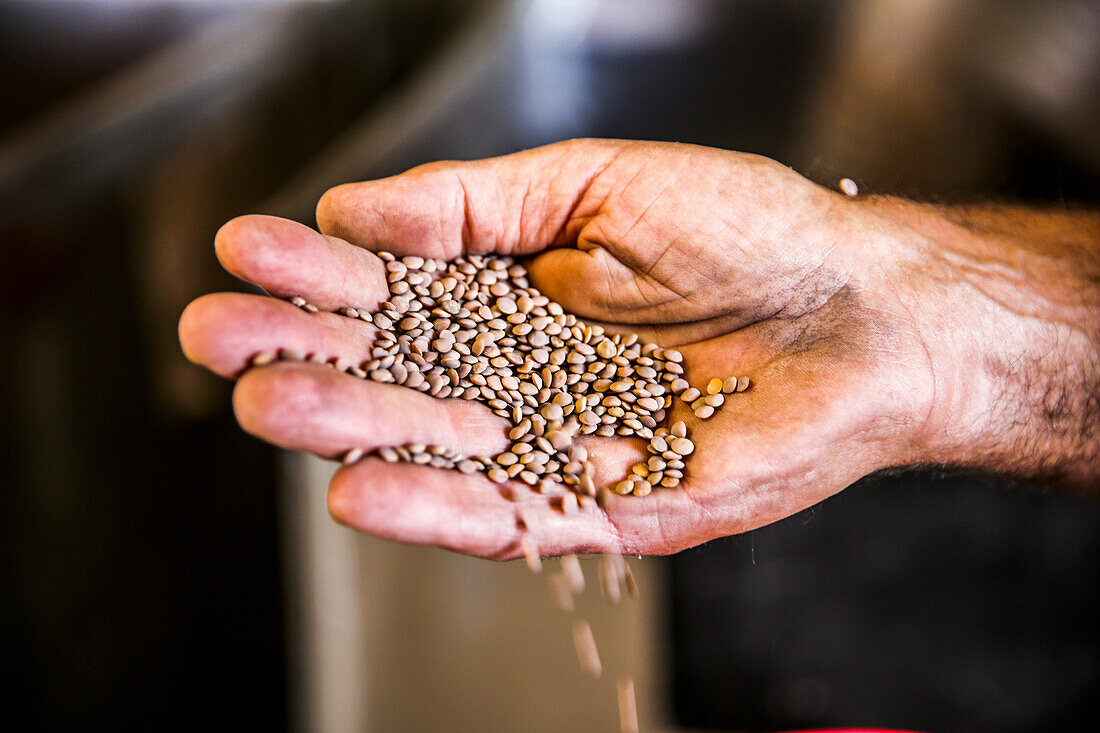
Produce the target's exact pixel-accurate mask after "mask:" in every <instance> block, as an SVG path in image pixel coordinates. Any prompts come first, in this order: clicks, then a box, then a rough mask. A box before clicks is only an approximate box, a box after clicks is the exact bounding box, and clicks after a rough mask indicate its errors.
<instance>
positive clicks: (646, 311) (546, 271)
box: [527, 247, 684, 323]
mask: <svg viewBox="0 0 1100 733" xmlns="http://www.w3.org/2000/svg"><path fill="white" fill-rule="evenodd" d="M527 269H528V273H529V275H530V277H531V281H532V283H533V284H534V285H535V287H537V288H538V289H539V290H541V291H542V292H544V293H545V294H546V295H547V296H548V297H550V298H553V299H554V300H556V301H557V302H559V303H561V304H562V306H563V307H565V308H566V309H567V310H569V311H572V312H574V313H577V314H578V315H581V316H584V317H587V318H595V319H598V320H601V321H614V322H619V323H671V322H675V321H677V320H682V319H683V316H684V313H683V311H684V309H683V305H682V303H683V299H682V298H681V297H680V296H679V295H678V294H677V293H675V292H673V291H672V290H670V289H669V288H667V287H666V286H665V285H663V284H661V283H659V282H658V281H656V280H654V279H653V278H651V277H649V276H648V275H646V274H644V273H638V272H635V271H634V270H633V269H632V268H631V267H630V266H629V265H627V264H625V263H623V262H622V261H621V260H619V259H618V258H616V257H615V256H614V255H613V254H611V252H609V251H608V250H607V249H604V248H603V247H591V248H589V249H552V250H549V251H547V252H544V253H542V254H540V255H539V256H537V257H535V258H534V259H533V260H532V261H531V262H530V263H528V267H527Z"/></svg>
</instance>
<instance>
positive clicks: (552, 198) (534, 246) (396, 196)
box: [317, 140, 632, 259]
mask: <svg viewBox="0 0 1100 733" xmlns="http://www.w3.org/2000/svg"><path fill="white" fill-rule="evenodd" d="M631 145H632V143H629V142H622V141H614V140H571V141H568V142H564V143H558V144H555V145H548V146H545V147H541V148H535V149H533V150H526V151H523V152H521V153H515V154H512V155H506V156H503V157H499V158H489V159H487V160H478V161H471V162H441V163H431V164H428V165H423V166H420V167H418V168H413V169H412V170H410V171H407V172H405V173H402V174H400V175H397V176H392V177H390V178H384V179H381V180H377V181H367V182H364V183H351V184H345V185H343V186H338V187H336V188H333V189H331V190H329V191H328V192H327V193H325V195H324V196H323V197H322V198H321V200H320V202H319V203H318V205H317V222H318V225H319V226H320V229H321V231H323V232H325V233H326V234H330V235H334V236H337V237H340V238H341V239H344V240H347V241H348V242H351V243H353V244H357V245H359V246H362V247H366V248H368V249H371V250H379V249H387V250H390V251H392V252H395V253H397V254H416V255H421V256H425V257H438V258H442V259H453V258H454V257H457V256H458V255H460V254H463V253H475V254H484V253H487V252H496V253H498V254H508V255H523V254H530V253H533V252H538V251H541V250H543V249H545V248H547V247H551V246H563V245H566V244H572V243H573V242H575V241H576V237H577V232H578V231H579V230H580V228H581V227H583V225H584V223H586V221H587V220H588V219H589V218H590V217H591V216H593V215H594V214H595V212H596V211H597V210H598V208H599V205H600V204H599V201H595V200H589V197H586V195H585V194H586V193H587V191H588V187H589V184H590V183H591V182H592V180H593V179H594V178H595V177H596V176H597V175H598V174H599V173H600V171H602V170H603V169H605V168H606V167H607V166H608V165H609V164H610V163H611V161H612V160H614V159H615V157H616V156H617V155H619V154H620V153H621V152H622V151H623V150H625V149H627V148H629V147H630V146H631Z"/></svg>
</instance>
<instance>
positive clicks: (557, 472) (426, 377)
mask: <svg viewBox="0 0 1100 733" xmlns="http://www.w3.org/2000/svg"><path fill="white" fill-rule="evenodd" d="M378 256H379V257H380V258H381V259H382V260H383V261H384V262H385V270H386V276H387V277H386V279H387V281H388V283H389V291H390V297H389V299H388V300H386V301H384V302H382V303H381V304H379V306H378V309H377V310H376V311H374V312H370V311H368V310H366V309H358V308H355V307H346V308H342V309H340V310H339V311H338V312H340V313H342V314H343V315H345V316H348V317H350V318H358V319H361V320H363V321H366V322H368V323H373V324H374V326H375V327H376V328H377V336H376V339H375V343H374V345H373V348H372V351H371V358H370V359H369V360H368V361H366V362H363V363H361V364H358V365H356V364H352V363H350V362H348V361H347V360H345V359H339V358H331V359H330V358H328V357H327V356H325V355H323V354H310V355H305V354H300V353H297V352H295V351H293V350H289V349H283V350H280V351H279V352H274V353H273V352H265V353H262V354H259V355H257V356H256V357H254V359H253V362H252V363H253V364H255V365H262V364H267V363H270V362H271V361H274V360H276V359H282V360H302V359H308V360H311V361H317V362H319V363H328V364H330V365H332V366H334V367H336V368H337V369H339V370H340V371H344V372H347V373H349V374H353V375H355V376H357V377H361V378H364V379H370V380H373V381H376V382H382V383H389V384H398V385H401V386H404V387H408V388H410V389H415V390H418V391H420V392H425V393H427V394H430V395H432V396H433V397H437V398H439V399H445V398H446V399H466V400H474V401H477V402H481V403H483V404H485V405H487V406H488V407H489V408H490V409H491V410H492V411H493V412H494V413H496V414H497V415H499V416H501V417H503V418H505V419H507V420H508V421H510V423H511V426H512V427H511V428H510V429H509V431H508V438H509V440H510V441H511V443H510V445H509V447H508V448H507V449H506V450H505V451H504V452H502V453H500V454H498V455H495V456H463V455H460V454H458V453H456V452H455V451H453V450H451V449H449V448H446V447H443V446H431V445H422V444H408V445H403V446H393V447H382V448H379V449H377V450H376V451H374V454H376V455H377V456H379V457H380V458H382V459H383V460H385V461H390V462H396V461H404V462H411V463H419V464H424V465H430V466H434V467H437V468H447V469H455V470H458V471H461V472H462V473H467V474H470V473H481V474H484V475H485V476H486V477H487V478H488V479H489V480H490V481H493V482H495V483H498V484H505V483H507V482H509V481H513V480H516V481H521V482H523V483H525V484H527V485H528V486H530V487H532V488H534V489H535V490H537V491H541V492H543V493H548V494H556V493H559V492H557V491H556V490H555V489H557V488H560V487H568V488H569V489H570V491H568V492H566V493H567V494H568V495H572V496H573V497H574V500H572V501H571V500H569V499H566V500H565V501H564V508H565V509H566V510H567V511H568V510H569V508H570V507H575V505H576V503H577V500H579V501H580V502H581V503H582V504H583V503H584V501H585V497H589V498H592V499H596V500H600V499H601V498H602V496H603V495H604V493H603V492H606V491H613V492H614V493H616V494H620V495H634V496H645V495H647V494H649V493H650V492H652V491H653V489H655V488H658V487H661V488H666V489H671V488H674V487H676V486H677V485H678V484H679V483H680V481H681V480H682V479H683V477H684V470H685V468H686V460H687V458H688V456H690V455H691V454H692V452H693V451H694V450H695V444H694V443H693V442H692V441H691V439H690V438H689V437H688V431H687V426H686V425H685V424H684V423H683V422H682V421H678V422H676V423H675V424H673V425H671V426H669V427H664V426H662V423H663V422H664V421H665V418H666V416H667V415H668V412H669V408H670V407H671V406H672V400H673V397H674V396H675V397H676V398H678V399H680V400H682V401H683V402H685V403H687V404H689V405H690V407H691V410H692V411H693V413H694V414H695V416H696V417H697V418H699V419H707V418H709V417H711V416H712V415H714V413H715V411H716V410H717V409H718V408H720V407H721V406H722V404H723V403H724V402H725V399H726V396H727V395H729V394H731V393H734V392H743V391H744V390H746V389H748V387H749V386H750V382H749V379H748V378H747V377H740V378H737V377H732V376H731V377H726V378H725V379H720V378H714V379H711V380H710V381H709V382H708V383H707V384H706V385H705V387H704V388H703V389H699V388H696V387H693V386H691V385H690V384H689V383H688V382H687V380H686V379H684V376H683V375H684V367H683V364H682V361H683V356H682V355H681V354H680V352H678V351H676V350H675V349H664V348H661V347H660V346H658V345H657V344H653V343H643V342H641V341H640V340H639V338H638V336H637V335H636V334H629V335H623V334H609V333H607V332H605V330H604V329H603V327H601V326H599V325H594V324H592V325H590V324H586V323H584V322H583V321H582V320H580V319H578V318H577V317H576V316H575V315H573V314H571V313H566V312H565V310H564V309H563V308H562V307H561V305H559V304H558V303H555V302H554V301H552V300H550V299H549V298H547V297H546V296H545V295H543V294H542V293H540V292H539V291H538V290H537V289H535V288H534V287H532V286H531V283H530V281H529V280H528V277H527V270H526V268H524V267H523V265H521V264H519V263H518V262H516V261H515V260H513V259H512V258H511V257H502V256H485V255H468V256H465V257H459V258H457V259H455V260H451V261H442V260H437V259H429V258H424V257H416V256H406V257H401V258H397V257H395V256H394V255H393V254H391V253H389V252H379V253H378ZM291 302H292V303H294V304H295V305H297V306H299V307H301V308H304V309H306V310H308V311H311V312H316V311H317V308H316V306H314V305H312V304H310V303H307V302H306V301H305V299H303V298H301V297H295V298H292V299H291ZM586 435H597V436H604V437H611V436H633V437H638V438H643V439H646V440H648V441H649V445H648V450H649V453H650V455H649V457H648V458H647V459H646V460H645V461H643V462H640V463H638V464H636V465H634V466H633V467H632V468H631V470H630V473H628V474H627V475H626V476H625V477H623V478H622V479H620V480H618V481H616V482H613V483H612V484H610V485H608V486H604V487H597V486H596V485H595V484H594V482H593V471H592V465H591V464H590V463H589V461H588V453H587V451H586V450H585V448H584V446H583V445H581V444H579V443H578V442H576V438H577V437H578V436H586ZM364 455H365V453H364V451H363V450H362V449H360V448H352V449H350V450H349V451H348V452H347V453H346V454H345V455H344V456H343V460H344V462H345V463H354V462H356V461H358V460H360V459H361V458H363V457H364Z"/></svg>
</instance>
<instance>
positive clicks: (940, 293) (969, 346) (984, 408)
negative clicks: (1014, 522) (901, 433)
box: [868, 198, 1100, 490]
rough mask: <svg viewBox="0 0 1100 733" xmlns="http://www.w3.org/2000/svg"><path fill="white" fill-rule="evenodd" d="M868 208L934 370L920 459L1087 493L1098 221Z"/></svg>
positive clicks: (1092, 449) (1099, 284)
mask: <svg viewBox="0 0 1100 733" xmlns="http://www.w3.org/2000/svg"><path fill="white" fill-rule="evenodd" d="M868 206H870V207H871V208H873V209H874V210H875V212H876V214H877V217H878V219H879V221H880V222H881V226H882V230H883V231H881V232H880V234H884V235H886V236H885V239H883V240H880V241H890V242H891V243H892V250H893V251H892V253H891V254H892V257H890V259H889V260H888V264H887V265H885V266H884V269H885V270H886V271H888V272H889V276H890V278H891V279H892V281H893V283H894V285H892V286H891V287H892V289H893V291H894V293H895V294H896V296H897V299H898V301H897V302H898V304H899V306H900V307H902V308H904V309H905V310H906V311H907V315H908V316H909V317H911V318H912V320H913V322H914V323H915V324H916V325H917V328H918V330H919V333H920V338H921V342H922V344H923V345H924V348H925V349H926V351H927V359H928V368H929V369H931V370H932V374H933V377H932V384H933V390H934V397H933V399H932V400H931V403H930V409H929V418H928V420H927V423H926V426H925V432H924V434H923V435H922V436H921V443H922V446H921V448H922V451H921V456H920V457H921V460H924V461H928V462H934V463H942V464H951V465H958V466H965V467H969V468H977V469H982V470H990V471H997V472H1004V473H1009V474H1013V475H1017V476H1022V477H1028V478H1036V479H1039V480H1041V481H1044V482H1048V483H1052V484H1064V485H1069V486H1075V487H1079V488H1083V489H1086V490H1095V487H1096V486H1097V485H1098V484H1100V215H1097V214H1095V213H1087V212H1077V213H1074V212H1066V211H1041V210H1032V209H1026V208H1020V207H1004V206H977V207H976V206H969V207H941V206H930V205H923V204H914V203H910V202H904V201H899V200H897V199H888V198H883V199H877V200H876V199H873V200H871V201H870V202H868ZM879 246H880V247H882V246H884V245H882V244H880V245H879Z"/></svg>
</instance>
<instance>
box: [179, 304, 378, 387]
mask: <svg viewBox="0 0 1100 733" xmlns="http://www.w3.org/2000/svg"><path fill="white" fill-rule="evenodd" d="M374 334H375V327H374V326H372V325H371V324H369V323H366V322H364V321H361V320H359V319H356V318H348V317H346V316H341V315H336V314H335V313H324V312H319V313H307V312H305V311H303V310H302V309H300V308H297V307H295V306H293V305H291V304H290V303H287V302H284V301H281V300H277V299H275V298H269V297H266V296H262V295H248V294H244V293H213V294H211V295H204V296H203V297H201V298H199V299H198V300H195V301H194V302H192V303H191V304H190V305H188V306H187V308H186V310H184V312H183V315H182V316H181V317H180V325H179V337H180V344H181V345H182V346H183V352H184V354H186V355H187V358H188V359H190V360H191V361H193V362H195V363H197V364H202V365H203V366H205V367H207V368H208V369H210V370H211V371H213V372H215V373H217V374H221V375H222V376H225V377H234V376H236V375H238V374H240V372H241V371H242V370H243V369H244V368H245V367H247V366H248V365H249V363H250V362H251V360H252V358H253V357H254V356H256V355H257V354H261V353H264V352H272V353H284V354H290V353H293V352H297V353H298V354H299V355H300V356H298V357H297V358H304V357H308V356H316V357H320V358H321V359H322V360H324V361H329V360H335V359H347V360H348V361H350V362H351V363H352V364H356V365H358V364H360V363H361V362H363V361H365V360H367V359H368V358H369V357H370V349H371V344H372V343H373V342H374Z"/></svg>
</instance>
